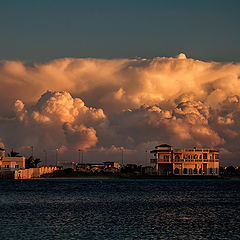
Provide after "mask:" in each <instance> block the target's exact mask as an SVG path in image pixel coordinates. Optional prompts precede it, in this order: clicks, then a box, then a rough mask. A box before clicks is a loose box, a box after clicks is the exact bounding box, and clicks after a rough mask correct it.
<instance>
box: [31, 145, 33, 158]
mask: <svg viewBox="0 0 240 240" xmlns="http://www.w3.org/2000/svg"><path fill="white" fill-rule="evenodd" d="M31 153H32V157H33V146H31Z"/></svg>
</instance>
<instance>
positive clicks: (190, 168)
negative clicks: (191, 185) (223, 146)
mask: <svg viewBox="0 0 240 240" xmlns="http://www.w3.org/2000/svg"><path fill="white" fill-rule="evenodd" d="M151 153H153V154H154V157H155V158H154V159H151V163H153V164H154V166H155V168H156V171H157V172H158V173H159V174H160V175H169V174H174V175H214V176H217V175H219V151H217V150H212V149H205V148H181V149H179V148H173V147H172V146H169V145H167V144H162V145H159V146H156V147H155V149H154V150H152V151H151Z"/></svg>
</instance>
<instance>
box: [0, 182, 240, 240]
mask: <svg viewBox="0 0 240 240" xmlns="http://www.w3.org/2000/svg"><path fill="white" fill-rule="evenodd" d="M0 239H4V240H5V239H17V240H19V239H24V240H25V239H31V240H32V239H240V181H239V180H115V179H105V180H100V179H98V180H97V179H92V180H91V179H88V180H87V179H71V180H69V179H50V180H26V181H23V182H22V183H18V182H16V181H10V180H9V181H0Z"/></svg>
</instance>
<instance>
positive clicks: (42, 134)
mask: <svg viewBox="0 0 240 240" xmlns="http://www.w3.org/2000/svg"><path fill="white" fill-rule="evenodd" d="M0 83H1V87H0V101H1V104H0V138H1V139H2V140H1V142H3V143H4V144H5V145H6V146H8V145H9V146H17V147H21V146H25V145H38V146H41V147H42V148H47V146H52V147H56V146H64V148H65V149H68V150H70V149H83V150H91V149H95V150H97V149H106V152H108V154H109V151H111V149H118V148H119V147H121V146H122V147H124V148H125V149H129V152H130V153H131V154H132V157H133V158H137V153H138V152H141V151H142V152H143V151H145V150H146V149H149V148H151V147H153V146H154V144H158V143H161V142H167V143H169V144H175V145H177V146H179V147H181V146H205V147H206V146H209V147H215V148H219V149H220V150H221V152H222V156H224V159H226V161H227V160H228V161H233V162H236V161H237V158H238V153H239V149H238V144H237V143H238V141H239V140H240V137H239V133H240V130H239V125H240V121H239V116H240V103H239V101H240V100H239V99H240V64H239V63H217V62H203V61H199V60H194V59H190V58H186V56H185V55H184V54H180V55H178V56H177V57H174V58H166V57H158V58H154V59H119V60H102V59H69V58H68V59H60V60H55V61H52V62H49V63H45V64H35V65H33V66H27V65H25V64H24V63H22V62H9V61H2V62H1V65H0ZM135 150H136V151H135ZM97 152H98V153H99V151H97ZM134 154H135V155H134Z"/></svg>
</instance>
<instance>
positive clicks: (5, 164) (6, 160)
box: [0, 148, 25, 171]
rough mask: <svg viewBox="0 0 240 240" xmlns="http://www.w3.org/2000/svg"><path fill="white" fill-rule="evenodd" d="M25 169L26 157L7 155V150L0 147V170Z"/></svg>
mask: <svg viewBox="0 0 240 240" xmlns="http://www.w3.org/2000/svg"><path fill="white" fill-rule="evenodd" d="M19 169H25V157H22V156H16V157H6V156H5V150H4V149H2V148H0V171H15V170H19Z"/></svg>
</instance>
